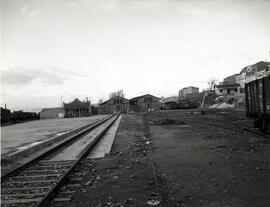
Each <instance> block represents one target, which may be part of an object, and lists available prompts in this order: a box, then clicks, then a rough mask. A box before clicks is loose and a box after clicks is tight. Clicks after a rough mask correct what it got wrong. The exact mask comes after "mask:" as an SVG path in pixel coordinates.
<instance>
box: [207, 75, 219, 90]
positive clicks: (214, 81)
mask: <svg viewBox="0 0 270 207" xmlns="http://www.w3.org/2000/svg"><path fill="white" fill-rule="evenodd" d="M207 84H208V90H214V87H215V85H216V84H217V79H215V78H211V79H209V80H208V81H207Z"/></svg>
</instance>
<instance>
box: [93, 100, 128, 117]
mask: <svg viewBox="0 0 270 207" xmlns="http://www.w3.org/2000/svg"><path fill="white" fill-rule="evenodd" d="M128 110H129V100H128V99H126V98H124V97H120V96H116V97H113V98H111V99H109V100H107V101H105V102H103V103H101V104H99V106H98V114H113V113H126V112H127V111H128Z"/></svg>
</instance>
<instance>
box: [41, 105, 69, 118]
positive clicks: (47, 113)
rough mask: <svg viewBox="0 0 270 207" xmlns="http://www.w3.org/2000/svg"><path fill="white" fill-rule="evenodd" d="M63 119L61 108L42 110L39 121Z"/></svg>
mask: <svg viewBox="0 0 270 207" xmlns="http://www.w3.org/2000/svg"><path fill="white" fill-rule="evenodd" d="M55 118H64V109H63V108H62V107H55V108H44V109H42V110H41V112H40V119H55Z"/></svg>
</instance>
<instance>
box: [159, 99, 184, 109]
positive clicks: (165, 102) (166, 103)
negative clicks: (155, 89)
mask: <svg viewBox="0 0 270 207" xmlns="http://www.w3.org/2000/svg"><path fill="white" fill-rule="evenodd" d="M160 102H161V103H162V109H164V110H171V109H178V108H179V106H178V102H179V100H178V97H175V96H173V97H168V98H162V99H161V100H160Z"/></svg>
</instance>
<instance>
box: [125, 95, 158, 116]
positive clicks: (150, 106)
mask: <svg viewBox="0 0 270 207" xmlns="http://www.w3.org/2000/svg"><path fill="white" fill-rule="evenodd" d="M129 104H130V110H132V111H135V112H146V111H154V110H159V109H160V107H161V106H162V104H161V103H160V98H158V97H156V96H153V95H151V94H145V95H142V96H137V97H134V98H132V99H130V100H129Z"/></svg>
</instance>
